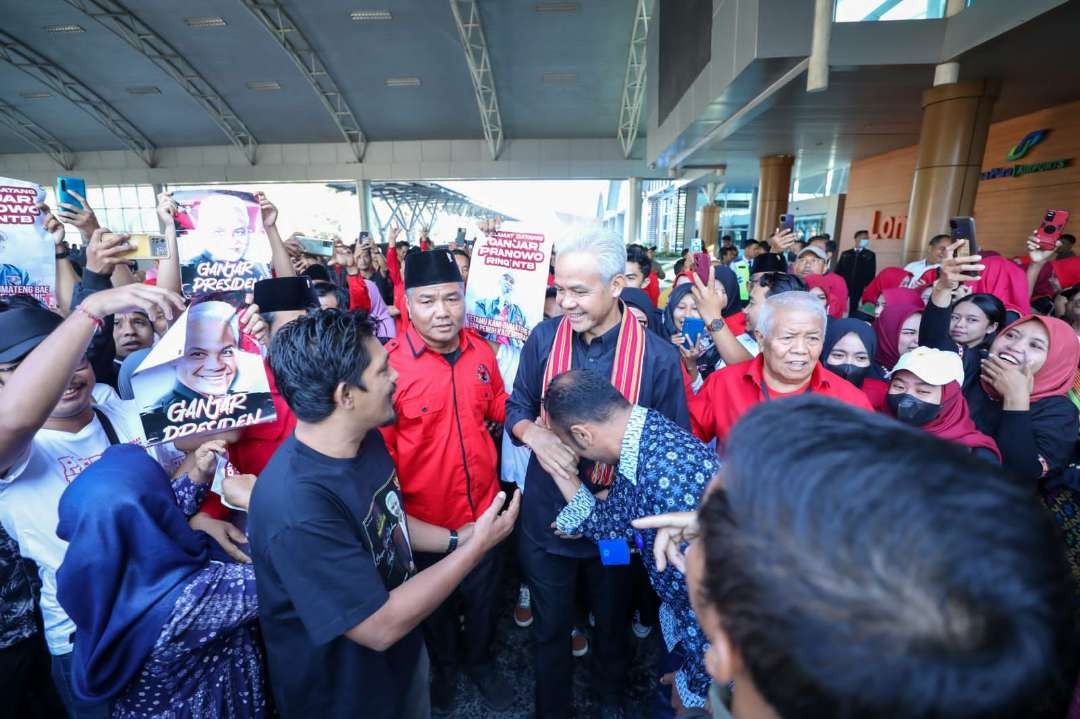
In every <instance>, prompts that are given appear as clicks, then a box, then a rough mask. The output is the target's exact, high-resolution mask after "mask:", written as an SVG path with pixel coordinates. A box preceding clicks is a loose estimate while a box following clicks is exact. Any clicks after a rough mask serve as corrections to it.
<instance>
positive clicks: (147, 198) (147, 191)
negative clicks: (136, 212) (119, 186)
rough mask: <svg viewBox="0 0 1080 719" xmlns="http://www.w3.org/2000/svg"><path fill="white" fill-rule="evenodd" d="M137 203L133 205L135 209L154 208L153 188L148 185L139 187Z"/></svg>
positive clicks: (155, 204)
mask: <svg viewBox="0 0 1080 719" xmlns="http://www.w3.org/2000/svg"><path fill="white" fill-rule="evenodd" d="M136 189H138V191H139V193H138V194H139V201H138V203H137V204H136V205H135V206H136V207H156V206H157V202H155V200H154V188H153V187H151V186H150V185H139V186H138V188H136Z"/></svg>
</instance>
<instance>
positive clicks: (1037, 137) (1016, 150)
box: [1005, 130, 1049, 160]
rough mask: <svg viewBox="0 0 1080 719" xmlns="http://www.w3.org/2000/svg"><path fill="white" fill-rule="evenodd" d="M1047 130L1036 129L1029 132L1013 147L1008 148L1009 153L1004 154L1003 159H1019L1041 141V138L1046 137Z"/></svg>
mask: <svg viewBox="0 0 1080 719" xmlns="http://www.w3.org/2000/svg"><path fill="white" fill-rule="evenodd" d="M1047 132H1049V130H1036V131H1035V132H1029V133H1028V134H1027V135H1025V136H1024V139H1023V140H1021V141H1020V142H1018V143H1017V144H1016V146H1015V147H1013V148H1012V149H1011V150H1009V154H1008V155H1006V156H1005V159H1007V160H1019V159H1020V158H1021V157H1023V156H1024V155H1026V154H1028V152H1029V151H1030V150H1031V148H1033V147H1035V146H1036V145H1038V144H1039V143H1040V142H1042V141H1043V138H1045V137H1046V133H1047Z"/></svg>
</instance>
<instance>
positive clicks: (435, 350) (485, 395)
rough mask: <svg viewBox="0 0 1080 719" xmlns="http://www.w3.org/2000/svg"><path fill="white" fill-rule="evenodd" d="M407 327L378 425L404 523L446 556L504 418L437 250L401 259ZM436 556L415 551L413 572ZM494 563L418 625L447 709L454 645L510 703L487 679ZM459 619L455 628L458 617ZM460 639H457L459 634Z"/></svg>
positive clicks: (491, 687)
mask: <svg viewBox="0 0 1080 719" xmlns="http://www.w3.org/2000/svg"><path fill="white" fill-rule="evenodd" d="M404 285H405V293H406V294H405V299H406V302H407V303H408V310H409V318H410V320H411V323H410V325H409V326H408V328H407V329H406V331H405V332H404V333H402V334H400V335H398V337H397V338H396V339H393V340H391V341H390V342H388V343H387V344H386V349H387V351H388V352H389V355H390V359H389V362H390V366H391V367H393V369H394V370H396V371H397V373H398V381H397V391H396V392H395V394H394V409H395V411H396V412H397V418H396V419H395V421H394V423H393V424H392V425H389V426H387V427H384V428H383V429H382V431H383V437H384V439H385V440H386V447H387V449H388V450H390V455H391V456H392V457H393V459H394V464H395V465H396V466H397V471H398V479H399V480H400V482H401V489H402V493H403V495H404V498H405V508H406V511H407V512H408V513H409V515H410V516H413V517H416V518H417V519H421V520H423V521H425V522H427V523H429V524H433V525H435V526H439V527H445V528H446V529H449V530H451V534H450V543H449V546H448V547H447V551H448V552H452V551H453V550H454V549H455V547H456V545H457V544H458V543H459V542H464V541H466V540H467V539H468V538H469V534H470V533H471V531H472V523H473V522H475V521H476V520H477V518H479V516H480V515H481V514H482V513H483V511H484V510H485V509H486V508H487V507H488V505H490V504H491V502H492V500H493V499H494V497H495V495H496V494H497V493H498V491H499V480H498V472H497V466H498V459H497V454H496V450H495V443H494V441H493V440H492V437H491V434H490V431H489V429H488V423H497V424H502V423H503V422H504V421H505V419H506V390H505V388H504V387H503V382H502V377H501V375H500V374H499V368H498V365H497V364H496V362H495V354H494V353H493V352H492V351H491V348H490V347H489V346H488V344H487V343H486V342H484V341H483V340H481V339H480V338H479V337H477V336H476V335H475V334H473V333H471V332H468V331H465V330H464V329H463V325H464V322H465V290H464V283H463V282H462V280H461V272H460V270H459V269H458V265H457V263H456V262H455V261H454V258H453V255H451V254H450V252H449V251H447V250H444V249H437V250H431V251H430V252H422V253H420V254H414V255H410V256H409V257H408V259H406V261H405V271H404ZM442 556H443V555H435V554H431V555H425V554H423V553H420V552H417V553H416V557H415V559H416V565H417V567H418V568H419V569H421V570H422V569H424V568H426V567H427V566H430V565H432V564H434V563H435V562H436V561H438V559H439V558H440V557H442ZM499 565H500V559H499V557H498V555H497V554H495V553H489V554H488V555H487V556H486V557H485V558H484V560H483V561H482V562H481V563H480V564H479V565H478V566H477V567H476V569H474V570H473V571H472V573H470V574H469V575H468V576H467V577H466V578H465V580H464V581H463V582H462V583H461V585H460V586H459V587H458V589H457V591H456V592H455V593H454V594H453V595H451V596H450V598H449V599H448V600H447V601H446V602H444V603H443V605H442V606H441V607H439V609H437V610H435V612H434V613H433V614H432V615H431V616H430V617H429V618H428V619H427V620H425V621H424V625H423V628H424V636H425V639H426V641H427V645H428V653H429V654H430V656H431V664H432V684H431V703H432V705H434V706H435V707H436V708H439V709H448V708H450V705H451V704H452V702H453V699H454V689H455V687H456V686H457V679H456V677H455V670H456V668H457V667H456V665H457V664H458V656H459V652H458V651H457V650H458V645H459V640H461V641H460V644H461V645H462V649H463V651H462V652H460V656H462V657H463V660H464V661H463V667H462V668H464V669H465V671H466V673H467V674H468V676H469V678H470V679H472V681H473V682H474V683H475V684H476V686H477V688H478V689H479V690H480V694H481V696H483V698H484V700H485V701H486V703H487V704H488V705H489V707H490V708H491V709H492V710H493V711H502V710H504V709H506V708H508V707H509V706H510V705H511V704H512V703H513V701H514V692H513V689H512V687H511V686H510V685H509V684H508V683H507V682H506V681H505V680H503V679H502V678H501V677H499V676H498V675H497V674H496V673H495V669H494V665H493V664H492V661H491V652H490V650H491V640H492V636H493V635H494V631H495V617H496V611H495V603H496V597H497V595H498V579H499V576H498V575H499V571H498V569H499ZM460 616H464V617H465V631H464V633H463V634H462V632H461V631H460V622H459V617H460ZM459 635H460V636H459Z"/></svg>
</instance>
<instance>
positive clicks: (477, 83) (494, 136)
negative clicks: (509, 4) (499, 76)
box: [450, 0, 503, 160]
mask: <svg viewBox="0 0 1080 719" xmlns="http://www.w3.org/2000/svg"><path fill="white" fill-rule="evenodd" d="M450 11H451V12H452V13H453V15H454V24H455V25H457V29H458V36H459V37H460V38H461V46H462V48H463V49H464V50H465V63H466V64H467V65H468V66H469V75H470V76H472V83H473V90H475V91H476V104H477V105H478V106H479V107H480V123H481V124H482V125H483V128H484V139H485V140H487V144H488V150H490V151H491V159H492V160H497V159H499V153H501V152H502V146H503V125H502V115H501V114H500V113H499V97H498V95H497V94H496V92H495V76H494V75H493V74H492V72H491V57H490V56H489V55H488V47H487V39H486V38H485V37H484V27H483V25H481V24H480V8H478V7H477V6H476V0H450Z"/></svg>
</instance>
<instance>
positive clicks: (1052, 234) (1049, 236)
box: [1035, 210, 1069, 251]
mask: <svg viewBox="0 0 1080 719" xmlns="http://www.w3.org/2000/svg"><path fill="white" fill-rule="evenodd" d="M1068 221H1069V211H1068V210H1047V211H1046V214H1045V215H1043V219H1042V222H1040V223H1039V229H1037V230H1035V239H1037V240H1038V242H1039V249H1040V250H1046V251H1052V250H1054V249H1055V248H1056V247H1057V243H1058V240H1060V239H1061V233H1062V232H1064V231H1065V224H1066V223H1067V222H1068Z"/></svg>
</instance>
